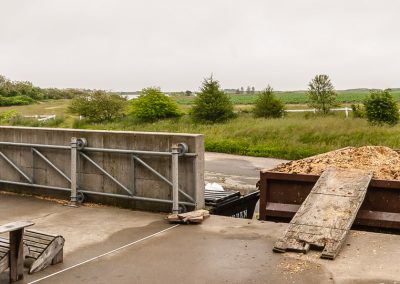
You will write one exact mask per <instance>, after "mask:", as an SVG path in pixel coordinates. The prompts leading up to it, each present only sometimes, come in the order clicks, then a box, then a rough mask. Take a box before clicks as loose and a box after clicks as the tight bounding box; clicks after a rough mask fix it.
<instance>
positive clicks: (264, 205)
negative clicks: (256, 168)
mask: <svg viewBox="0 0 400 284" xmlns="http://www.w3.org/2000/svg"><path fill="white" fill-rule="evenodd" d="M318 178H319V176H318V175H306V174H288V173H280V172H272V171H268V170H263V171H261V172H260V220H269V219H273V218H279V219H282V220H290V219H291V218H292V217H293V216H294V214H295V213H296V212H297V209H298V208H299V207H300V205H301V204H302V203H303V201H304V200H305V199H306V197H307V195H308V194H309V193H310V191H311V189H312V187H313V186H314V184H315V183H316V181H317V180H318ZM354 224H356V225H362V226H368V227H374V228H386V229H400V181H395V180H376V179H373V180H371V182H370V184H369V187H368V190H367V194H366V197H365V199H364V202H363V204H362V206H361V208H360V210H359V212H358V214H357V216H356V220H355V222H354Z"/></svg>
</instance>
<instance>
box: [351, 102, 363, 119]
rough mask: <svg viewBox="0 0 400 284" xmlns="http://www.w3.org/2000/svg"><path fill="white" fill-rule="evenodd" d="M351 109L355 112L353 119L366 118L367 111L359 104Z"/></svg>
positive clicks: (353, 105)
mask: <svg viewBox="0 0 400 284" xmlns="http://www.w3.org/2000/svg"><path fill="white" fill-rule="evenodd" d="M351 109H352V111H353V117H355V118H364V117H365V110H364V109H363V107H362V106H361V105H359V104H352V105H351Z"/></svg>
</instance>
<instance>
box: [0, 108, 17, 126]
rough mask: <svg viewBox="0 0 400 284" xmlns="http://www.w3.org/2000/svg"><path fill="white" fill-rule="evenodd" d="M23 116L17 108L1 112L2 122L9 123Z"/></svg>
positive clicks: (0, 118)
mask: <svg viewBox="0 0 400 284" xmlns="http://www.w3.org/2000/svg"><path fill="white" fill-rule="evenodd" d="M20 117H22V116H21V114H20V113H19V112H18V111H16V110H13V109H12V110H8V111H4V112H2V113H0V122H1V123H9V122H11V121H13V120H15V119H17V118H20Z"/></svg>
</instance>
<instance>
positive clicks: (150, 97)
mask: <svg viewBox="0 0 400 284" xmlns="http://www.w3.org/2000/svg"><path fill="white" fill-rule="evenodd" d="M131 114H132V115H133V116H135V117H137V118H138V119H140V120H142V121H157V120H159V119H163V118H171V117H179V116H181V115H182V112H181V111H180V110H179V107H178V104H177V103H176V102H175V101H174V100H173V99H171V98H169V97H168V96H167V95H166V94H164V93H163V92H161V90H160V89H159V88H145V89H143V90H142V91H141V94H140V96H139V98H137V99H136V100H133V103H132V112H131Z"/></svg>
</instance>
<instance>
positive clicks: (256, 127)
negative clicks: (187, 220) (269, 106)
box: [0, 92, 400, 159]
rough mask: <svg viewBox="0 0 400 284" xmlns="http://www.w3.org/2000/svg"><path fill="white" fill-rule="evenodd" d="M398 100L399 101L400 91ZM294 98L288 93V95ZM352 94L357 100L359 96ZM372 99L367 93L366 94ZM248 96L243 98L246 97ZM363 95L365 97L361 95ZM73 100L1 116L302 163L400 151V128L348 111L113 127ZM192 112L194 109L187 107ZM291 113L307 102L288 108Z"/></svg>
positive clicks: (126, 121) (244, 107)
mask: <svg viewBox="0 0 400 284" xmlns="http://www.w3.org/2000/svg"><path fill="white" fill-rule="evenodd" d="M393 93H394V94H396V96H397V97H396V98H397V99H398V98H399V93H398V92H396V93H395V92H393ZM285 95H288V94H285ZM347 95H348V96H350V97H351V96H353V98H354V97H355V96H356V95H355V94H353V95H350V94H347ZM364 95H366V94H364ZM242 96H243V95H242ZM360 96H361V95H360ZM68 104H69V100H57V101H46V102H41V103H38V104H34V105H28V106H15V107H0V112H4V111H6V110H11V109H14V110H17V111H18V112H20V113H21V114H22V115H36V114H56V115H57V117H58V118H59V121H58V122H55V121H49V122H45V123H40V124H32V123H25V124H17V125H27V126H43V127H68V128H71V127H76V128H85V129H108V130H131V131H161V132H184V133H203V134H205V137H206V140H205V146H206V150H207V151H214V152H221V153H232V154H240V155H250V156H261V157H275V158H283V159H299V158H304V157H307V156H311V155H315V154H319V153H323V152H326V151H330V150H333V149H338V148H342V147H346V146H362V145H384V146H389V147H392V148H400V140H399V138H398V137H400V125H397V126H394V127H389V126H383V127H378V126H371V125H369V124H368V123H367V121H366V120H364V119H357V118H352V117H349V118H347V119H346V118H345V115H344V112H337V113H334V114H332V115H329V116H318V115H314V114H313V113H290V114H288V115H287V116H286V117H285V118H282V119H255V118H253V117H252V115H251V113H250V110H251V108H252V106H251V105H249V104H246V103H241V104H236V105H235V109H236V110H237V111H238V117H237V118H235V119H232V120H231V121H229V122H227V123H220V124H196V123H193V122H192V121H191V120H190V118H189V117H188V116H184V117H182V118H180V119H172V120H163V121H159V122H155V123H141V122H138V121H137V120H135V119H134V118H131V117H129V116H127V117H125V118H123V119H121V120H119V121H116V122H112V123H105V124H93V123H87V122H85V121H84V120H83V121H79V120H77V117H75V116H72V115H71V114H69V113H68V112H67V108H68ZM181 107H182V109H184V110H187V109H188V108H189V107H190V105H187V104H186V105H181ZM286 107H287V108H288V109H294V108H306V107H307V106H306V104H291V105H288V104H287V105H286Z"/></svg>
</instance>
